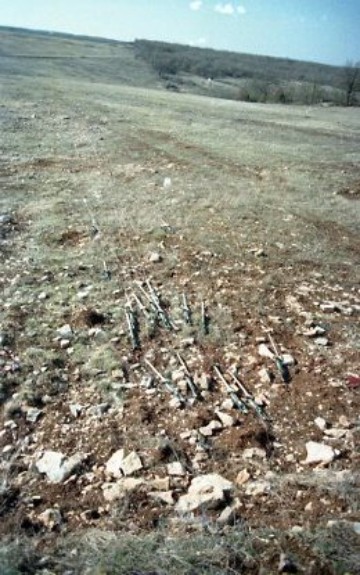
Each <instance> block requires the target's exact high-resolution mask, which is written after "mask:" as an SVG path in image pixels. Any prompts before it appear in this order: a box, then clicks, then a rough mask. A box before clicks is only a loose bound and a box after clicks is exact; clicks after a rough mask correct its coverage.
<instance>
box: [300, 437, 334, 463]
mask: <svg viewBox="0 0 360 575" xmlns="http://www.w3.org/2000/svg"><path fill="white" fill-rule="evenodd" d="M305 447H306V451H307V457H306V459H305V461H304V463H306V464H311V463H322V464H323V465H327V464H328V463H331V461H333V460H334V459H335V457H336V455H337V452H336V451H335V450H334V449H333V448H332V447H330V445H325V444H324V443H317V442H316V441H308V442H307V443H306V445H305Z"/></svg>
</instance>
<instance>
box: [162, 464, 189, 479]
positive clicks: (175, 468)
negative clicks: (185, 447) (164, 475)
mask: <svg viewBox="0 0 360 575" xmlns="http://www.w3.org/2000/svg"><path fill="white" fill-rule="evenodd" d="M166 468H167V472H168V474H169V475H178V476H180V477H181V476H184V475H186V470H185V469H184V467H183V465H182V463H180V461H174V462H173V463H168V465H167V466H166Z"/></svg>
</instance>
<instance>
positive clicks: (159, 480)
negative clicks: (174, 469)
mask: <svg viewBox="0 0 360 575" xmlns="http://www.w3.org/2000/svg"><path fill="white" fill-rule="evenodd" d="M150 485H151V487H152V489H156V491H169V490H170V477H155V479H151V481H150Z"/></svg>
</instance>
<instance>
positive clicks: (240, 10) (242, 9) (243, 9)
mask: <svg viewBox="0 0 360 575" xmlns="http://www.w3.org/2000/svg"><path fill="white" fill-rule="evenodd" d="M236 10H237V12H238V14H241V16H243V15H244V14H246V8H245V6H241V5H240V6H238V7H237V8H236Z"/></svg>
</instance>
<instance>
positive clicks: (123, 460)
mask: <svg viewBox="0 0 360 575" xmlns="http://www.w3.org/2000/svg"><path fill="white" fill-rule="evenodd" d="M142 468H143V464H142V462H141V459H140V457H139V456H138V454H137V453H136V452H135V451H132V452H131V453H129V455H127V456H126V457H125V450H124V449H118V451H115V453H113V455H112V456H111V457H110V459H109V460H108V462H107V463H106V467H105V469H106V472H107V473H108V474H109V475H113V476H114V477H122V476H123V475H132V474H133V473H135V472H136V471H139V470H140V469H142Z"/></svg>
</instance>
